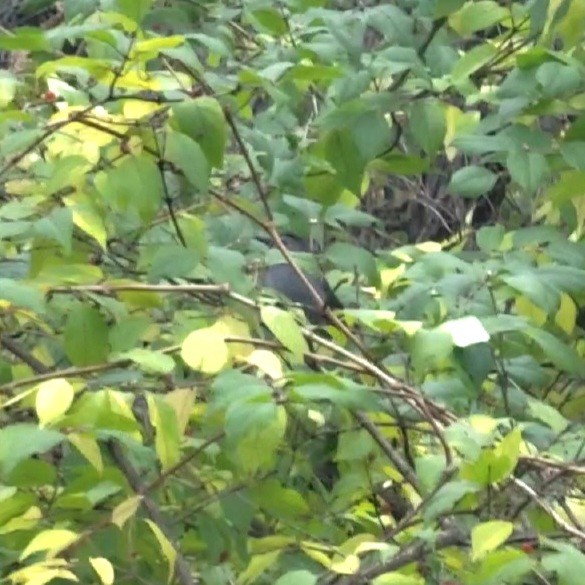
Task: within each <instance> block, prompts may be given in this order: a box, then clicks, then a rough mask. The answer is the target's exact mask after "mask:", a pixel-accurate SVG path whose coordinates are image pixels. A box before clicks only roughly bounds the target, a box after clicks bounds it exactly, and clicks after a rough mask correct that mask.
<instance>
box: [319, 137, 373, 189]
mask: <svg viewBox="0 0 585 585" xmlns="http://www.w3.org/2000/svg"><path fill="white" fill-rule="evenodd" d="M323 145H324V148H325V156H326V157H327V160H328V161H329V162H330V163H331V165H332V166H333V168H334V169H335V172H336V176H337V180H338V181H339V183H340V184H341V185H342V186H344V187H345V188H346V189H349V190H350V191H351V192H352V193H354V194H356V195H358V194H359V193H360V191H361V185H362V176H363V173H364V169H365V161H363V160H362V159H361V157H360V156H359V155H358V147H357V145H356V144H355V142H354V138H353V136H352V133H351V132H350V131H349V130H347V129H343V130H331V131H330V132H327V133H326V134H325V136H324V138H323Z"/></svg>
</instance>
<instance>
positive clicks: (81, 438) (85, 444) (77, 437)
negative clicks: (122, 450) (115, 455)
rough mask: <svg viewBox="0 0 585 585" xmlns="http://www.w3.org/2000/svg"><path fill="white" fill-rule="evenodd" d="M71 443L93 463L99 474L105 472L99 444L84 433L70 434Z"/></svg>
mask: <svg viewBox="0 0 585 585" xmlns="http://www.w3.org/2000/svg"><path fill="white" fill-rule="evenodd" d="M67 438H68V439H69V442H70V443H71V444H72V445H73V446H74V447H75V448H76V449H77V450H78V451H79V452H80V453H81V454H82V455H83V456H84V457H85V458H86V459H87V460H88V461H89V463H91V465H92V466H93V467H94V468H95V470H96V471H97V472H98V473H100V474H101V473H102V471H103V470H104V462H103V460H102V454H101V451H100V447H99V445H98V442H97V441H96V440H95V439H94V438H93V437H90V436H89V435H86V434H82V433H70V434H69V435H68V436H67Z"/></svg>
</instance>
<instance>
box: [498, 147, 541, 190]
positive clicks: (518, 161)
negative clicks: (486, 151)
mask: <svg viewBox="0 0 585 585" xmlns="http://www.w3.org/2000/svg"><path fill="white" fill-rule="evenodd" d="M506 164H507V166H508V170H509V171H510V175H511V177H512V179H513V180H514V181H516V183H518V185H520V186H521V187H522V188H523V189H525V190H526V191H527V192H528V193H534V192H535V191H536V189H538V187H540V186H541V184H542V181H543V179H544V177H545V176H546V175H547V174H548V165H547V162H546V158H545V157H544V156H543V155H542V154H540V153H538V152H527V151H525V150H515V151H512V152H511V153H510V154H509V155H508V159H507V161H506Z"/></svg>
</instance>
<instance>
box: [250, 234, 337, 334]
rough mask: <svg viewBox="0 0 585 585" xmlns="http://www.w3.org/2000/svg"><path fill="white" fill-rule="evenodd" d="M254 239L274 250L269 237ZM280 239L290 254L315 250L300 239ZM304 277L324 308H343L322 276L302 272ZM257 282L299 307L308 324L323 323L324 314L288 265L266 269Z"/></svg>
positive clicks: (282, 237) (285, 237)
mask: <svg viewBox="0 0 585 585" xmlns="http://www.w3.org/2000/svg"><path fill="white" fill-rule="evenodd" d="M256 239H257V240H259V241H261V242H262V243H264V244H266V245H267V246H269V247H271V248H272V247H274V243H273V242H272V240H271V239H269V238H265V237H262V236H258V237H257V238H256ZM281 240H282V243H283V244H284V245H285V246H286V248H287V249H288V250H290V251H291V252H308V253H310V252H314V251H315V250H314V249H313V250H312V249H311V246H310V244H309V243H308V242H306V241H305V240H301V239H300V238H297V237H296V236H292V235H288V234H287V235H283V236H281ZM304 274H305V276H306V277H307V280H308V281H309V282H310V283H311V285H312V286H313V288H314V289H315V290H316V291H317V293H318V294H319V296H320V297H321V298H322V299H323V302H324V303H325V305H326V306H327V307H329V308H331V309H341V308H343V305H342V304H341V302H340V301H339V299H338V298H337V296H336V295H335V293H334V292H333V290H332V289H331V287H330V286H329V283H328V282H327V280H326V279H325V277H324V276H323V275H322V274H319V275H317V274H307V272H304ZM260 283H261V285H262V286H263V287H266V288H271V289H273V290H275V291H277V292H279V293H280V294H281V295H282V296H284V297H286V298H287V299H289V300H290V301H292V302H293V303H298V304H299V305H301V306H302V307H303V309H304V311H305V315H306V316H307V319H308V320H309V321H310V322H311V323H313V324H319V323H322V322H323V314H322V312H321V311H320V309H319V306H318V305H317V303H316V302H315V299H314V298H313V295H312V294H311V293H310V291H309V290H308V288H307V286H306V285H305V283H304V282H303V281H302V279H301V278H300V277H299V276H298V275H297V273H296V272H295V271H294V270H293V269H292V268H291V266H290V264H288V263H287V262H283V263H279V264H273V265H271V266H268V267H267V268H266V269H265V270H264V272H263V273H262V275H261V277H260Z"/></svg>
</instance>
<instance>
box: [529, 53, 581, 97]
mask: <svg viewBox="0 0 585 585" xmlns="http://www.w3.org/2000/svg"><path fill="white" fill-rule="evenodd" d="M536 79H537V80H538V82H539V83H540V85H541V86H542V93H543V94H544V95H545V96H546V97H548V98H554V97H561V96H563V95H566V94H571V93H573V92H574V91H575V90H577V88H578V87H579V86H580V85H581V83H582V81H581V73H580V72H579V70H578V69H577V68H576V67H568V66H566V65H562V64H561V63H555V62H553V61H549V62H547V63H544V64H542V65H541V66H540V67H539V68H538V71H537V72H536Z"/></svg>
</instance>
